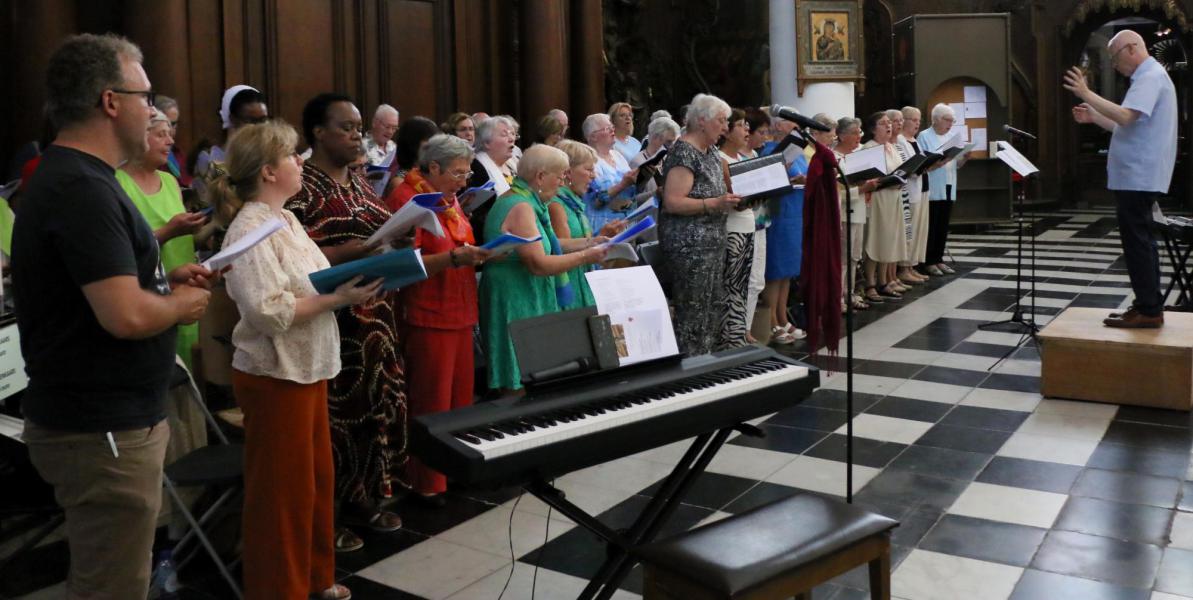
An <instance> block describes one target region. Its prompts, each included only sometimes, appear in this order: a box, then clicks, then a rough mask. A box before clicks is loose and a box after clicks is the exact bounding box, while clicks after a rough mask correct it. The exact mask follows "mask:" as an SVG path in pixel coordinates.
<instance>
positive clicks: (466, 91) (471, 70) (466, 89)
mask: <svg viewBox="0 0 1193 600" xmlns="http://www.w3.org/2000/svg"><path fill="white" fill-rule="evenodd" d="M487 16H488V15H486V13H485V11H484V7H483V5H482V4H481V3H480V2H478V1H477V0H454V2H453V3H452V23H453V27H454V29H455V36H454V39H453V40H452V44H453V46H454V47H455V56H456V60H455V61H454V62H453V64H452V79H453V80H454V81H455V87H456V94H455V98H454V99H453V100H454V101H453V103H452V106H451V107H450V108H449V109H448V110H447V112H448V113H449V114H450V113H453V112H456V111H458V110H461V111H464V112H468V113H472V112H475V111H476V110H479V108H480V107H482V106H488V105H489V104H491V99H490V94H489V90H490V85H489V79H488V77H487V72H488V69H486V68H485V61H486V57H487V56H488V55H489V54H490V53H489V52H488V51H487V48H488V47H489V44H490V40H491V39H492V35H491V31H492V30H491V27H489V26H490V25H491V24H490V23H489V20H488V18H487ZM445 117H447V115H446V114H444V115H438V119H440V120H442V119H443V118H445Z"/></svg>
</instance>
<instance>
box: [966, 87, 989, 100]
mask: <svg viewBox="0 0 1193 600" xmlns="http://www.w3.org/2000/svg"><path fill="white" fill-rule="evenodd" d="M965 101H966V102H985V101H986V86H984V85H967V86H965Z"/></svg>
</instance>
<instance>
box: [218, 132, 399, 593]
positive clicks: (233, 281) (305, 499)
mask: <svg viewBox="0 0 1193 600" xmlns="http://www.w3.org/2000/svg"><path fill="white" fill-rule="evenodd" d="M297 141H298V135H297V134H296V133H295V131H294V129H293V128H292V127H290V126H289V125H286V124H284V123H281V122H273V123H263V124H256V125H246V126H244V127H243V128H241V130H240V131H238V132H236V134H234V135H233V136H232V138H231V140H229V143H228V152H227V157H226V161H225V164H224V167H223V169H224V172H223V173H222V174H220V175H218V176H217V177H215V178H213V179H212V181H211V185H210V186H209V187H208V194H209V197H210V200H211V201H212V205H213V206H215V207H216V210H217V211H219V214H220V215H221V217H222V218H223V219H225V222H230V223H231V224H230V225H229V226H228V232H227V234H226V235H225V237H224V245H225V246H228V245H231V244H233V243H235V242H236V241H237V240H240V239H241V238H243V237H244V236H246V235H248V234H249V233H250V232H252V231H253V230H255V229H256V228H257V227H259V226H261V225H262V224H263V223H265V222H267V221H270V220H274V219H277V220H280V221H281V222H282V224H283V226H282V228H281V229H280V230H278V231H277V232H276V233H274V234H273V235H271V236H270V237H268V238H266V240H265V241H263V242H261V243H260V244H258V245H256V246H254V247H253V248H252V249H250V250H249V251H248V252H246V253H245V254H244V255H243V256H241V257H240V259H239V260H237V262H236V268H235V269H232V270H231V271H229V272H228V274H227V276H226V279H227V285H228V295H229V296H230V297H231V298H232V300H233V301H234V302H236V307H237V308H238V309H239V311H240V316H241V319H240V322H239V323H237V325H236V328H235V330H233V332H232V344H233V346H234V347H235V353H234V355H233V358H232V367H233V369H234V370H233V374H232V389H233V393H234V394H235V396H236V401H237V403H238V404H239V405H240V407H241V409H242V410H243V411H244V429H245V446H244V487H245V492H244V586H245V597H246V598H249V599H250V600H252V599H256V598H304V597H308V596H312V597H316V598H320V599H322V600H345V599H347V598H350V597H351V596H352V594H351V592H349V591H348V589H347V588H345V587H344V586H342V585H339V584H337V583H335V551H334V549H333V539H332V538H333V527H334V526H333V521H334V519H333V504H334V502H333V493H334V487H335V474H334V473H333V468H332V456H331V430H330V425H329V423H328V410H327V382H328V380H330V379H332V378H333V377H335V376H336V374H337V373H339V371H340V334H339V330H338V328H337V327H336V318H335V315H334V314H333V313H334V311H335V310H337V309H339V308H342V307H345V306H350V305H354V304H359V303H361V302H365V301H367V300H369V299H370V298H372V297H373V296H374V295H376V294H377V292H378V291H379V290H380V287H381V282H380V281H375V282H370V283H367V284H364V285H360V284H361V283H362V282H361V281H360V278H359V277H357V278H355V279H352V280H350V281H348V282H347V283H345V284H343V285H341V286H340V287H338V288H336V290H335V291H334V292H331V293H328V294H320V293H319V292H318V291H316V290H315V288H314V286H313V285H312V284H311V281H310V278H309V275H310V274H311V273H312V272H314V271H318V270H321V269H326V268H327V267H328V262H327V259H326V258H325V257H324V255H323V252H322V251H320V250H319V247H318V246H316V245H315V243H314V242H313V241H311V238H310V237H308V236H307V234H306V231H305V230H304V229H303V227H302V224H301V223H299V221H298V219H297V218H295V216H294V214H292V213H291V212H290V211H289V210H286V209H285V208H284V205H285V203H286V200H287V199H289V198H290V197H291V196H293V195H294V194H295V193H297V192H298V191H299V190H300V189H302V159H301V158H300V157H299V156H298V154H297V153H296V152H295V144H296V143H297Z"/></svg>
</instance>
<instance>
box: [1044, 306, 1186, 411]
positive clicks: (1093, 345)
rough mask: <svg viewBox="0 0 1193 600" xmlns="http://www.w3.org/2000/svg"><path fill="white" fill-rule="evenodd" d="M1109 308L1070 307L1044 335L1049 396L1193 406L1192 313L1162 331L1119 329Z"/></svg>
mask: <svg viewBox="0 0 1193 600" xmlns="http://www.w3.org/2000/svg"><path fill="white" fill-rule="evenodd" d="M1109 313H1110V311H1109V310H1107V309H1104V308H1069V309H1066V310H1065V311H1064V312H1062V313H1060V314H1059V315H1057V316H1056V318H1055V319H1053V320H1052V322H1050V323H1049V324H1048V325H1047V326H1046V327H1044V329H1043V330H1042V331H1040V333H1039V340H1040V358H1041V362H1042V365H1041V367H1042V373H1041V375H1042V377H1041V382H1040V387H1041V389H1040V392H1041V393H1042V394H1043V395H1044V396H1047V397H1053V398H1069V399H1074V400H1093V401H1096V402H1110V403H1114V404H1134V405H1141V406H1154V407H1158V408H1168V409H1177V410H1186V411H1187V410H1190V407H1193V313H1172V312H1170V313H1165V314H1164V326H1163V327H1161V328H1160V329H1115V328H1113V327H1106V326H1105V325H1103V324H1102V319H1105V318H1106V315H1107V314H1109Z"/></svg>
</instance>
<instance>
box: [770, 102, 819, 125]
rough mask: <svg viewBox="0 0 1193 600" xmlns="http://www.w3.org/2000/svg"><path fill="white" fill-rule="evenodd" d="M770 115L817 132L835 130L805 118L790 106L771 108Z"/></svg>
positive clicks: (774, 106)
mask: <svg viewBox="0 0 1193 600" xmlns="http://www.w3.org/2000/svg"><path fill="white" fill-rule="evenodd" d="M770 114H771V116H772V117H779V118H780V119H786V120H788V121H792V122H794V123H796V124H798V125H799V126H800V127H807V128H808V129H815V130H816V131H832V130H833V129H832V128H831V127H827V126H825V125H821V124H820V123H817V122H816V121H815V120H813V119H811V118H809V117H805V116H804V115H802V114H800V112H799V111H798V110H795V109H794V108H791V107H790V106H781V105H778V104H775V105H773V106H771V107H770Z"/></svg>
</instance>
